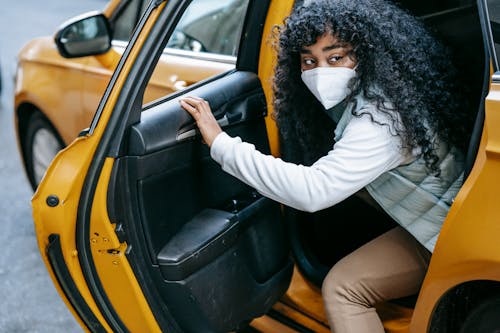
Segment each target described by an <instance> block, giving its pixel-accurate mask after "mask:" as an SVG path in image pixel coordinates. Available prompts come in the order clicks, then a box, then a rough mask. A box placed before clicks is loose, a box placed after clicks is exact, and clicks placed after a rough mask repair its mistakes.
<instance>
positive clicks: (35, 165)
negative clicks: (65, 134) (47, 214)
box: [24, 111, 64, 190]
mask: <svg viewBox="0 0 500 333" xmlns="http://www.w3.org/2000/svg"><path fill="white" fill-rule="evenodd" d="M63 147H64V143H63V141H62V139H61V138H60V136H59V135H58V134H57V132H56V130H55V129H54V127H53V126H52V124H51V123H50V122H49V121H48V120H47V118H45V117H44V116H43V114H42V113H41V112H39V111H36V112H35V113H33V114H32V115H31V117H30V118H29V120H28V125H27V130H26V136H25V138H24V157H25V163H26V171H27V173H28V178H29V181H30V183H31V186H32V187H33V190H35V189H36V188H37V187H38V184H40V181H41V180H42V178H43V176H44V175H45V171H47V168H48V167H49V165H50V163H51V162H52V160H53V159H54V157H55V156H56V154H57V153H58V152H59V150H61V149H62V148H63Z"/></svg>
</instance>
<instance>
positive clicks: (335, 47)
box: [323, 44, 345, 52]
mask: <svg viewBox="0 0 500 333" xmlns="http://www.w3.org/2000/svg"><path fill="white" fill-rule="evenodd" d="M344 47H345V45H344V44H332V45H330V46H325V47H324V48H323V52H326V51H331V50H335V49H342V48H344Z"/></svg>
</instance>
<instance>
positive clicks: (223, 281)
mask: <svg viewBox="0 0 500 333" xmlns="http://www.w3.org/2000/svg"><path fill="white" fill-rule="evenodd" d="M158 263H159V266H160V270H161V273H162V275H163V277H164V279H165V281H164V283H165V288H164V289H163V292H164V293H165V294H164V295H163V296H164V299H165V301H166V302H167V303H171V304H170V306H169V309H170V310H171V311H172V312H173V314H174V317H175V318H176V320H177V321H178V322H179V325H180V326H181V327H182V328H183V330H184V331H186V332H212V331H213V332H227V331H230V330H233V329H236V328H237V326H238V324H239V323H242V322H247V321H250V320H251V319H253V318H256V317H258V316H261V315H263V314H264V313H265V311H267V310H268V309H270V307H271V306H272V305H273V304H274V303H275V302H276V301H277V300H278V299H279V297H280V296H281V295H282V294H283V293H284V292H285V290H286V289H287V287H288V284H289V281H290V277H291V273H292V267H293V266H292V264H291V260H290V258H289V256H288V244H287V242H286V237H285V233H284V231H283V226H282V221H281V212H280V207H279V205H278V204H277V203H275V202H273V201H271V200H269V199H266V198H259V199H256V200H254V201H251V202H249V203H248V204H247V205H245V206H244V207H238V210H232V211H230V212H229V211H224V210H217V209H205V210H203V211H201V212H200V213H199V214H197V215H196V216H195V217H194V218H192V219H191V220H190V221H189V222H187V223H186V224H185V225H184V226H183V227H182V228H181V230H180V231H179V232H178V233H177V234H176V235H174V236H173V237H172V238H171V239H170V240H169V242H168V243H167V244H166V245H165V246H164V247H163V249H162V250H161V251H160V253H159V254H158Z"/></svg>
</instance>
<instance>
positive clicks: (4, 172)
mask: <svg viewBox="0 0 500 333" xmlns="http://www.w3.org/2000/svg"><path fill="white" fill-rule="evenodd" d="M105 4H106V1H105V0H72V1H68V0H46V1H39V0H23V1H11V0H9V1H8V0H0V8H1V9H0V11H1V13H2V14H1V15H0V66H1V73H2V74H1V75H2V85H3V89H2V95H1V96H0V97H1V99H0V332H1V333H3V332H5V333H21V332H50V333H57V332H64V333H70V332H82V329H81V328H80V326H79V325H78V324H77V322H76V320H75V319H74V318H73V316H72V315H71V313H70V312H69V310H68V309H67V308H66V306H65V305H64V303H63V302H62V300H61V299H60V298H59V295H58V293H57V291H56V289H55V288H54V286H53V285H52V282H51V280H50V277H49V275H48V273H47V270H46V269H45V266H44V265H43V263H42V260H41V257H40V254H39V252H38V247H37V244H36V238H35V232H34V228H33V220H32V217H31V206H30V199H31V195H32V191H31V188H30V187H29V185H28V181H27V179H26V177H25V174H24V171H23V168H22V166H21V161H20V158H19V154H18V151H17V144H16V139H15V136H14V129H13V124H14V121H13V77H14V69H15V57H16V54H17V52H18V51H19V49H20V48H21V47H22V46H23V45H24V44H25V43H26V42H27V41H29V40H30V39H32V38H34V37H37V36H42V35H53V34H54V32H55V31H56V30H57V27H58V26H59V25H60V24H61V23H62V22H64V21H65V20H66V19H68V18H71V17H73V16H75V15H78V14H81V13H84V12H87V11H90V10H101V9H102V8H104V6H105Z"/></svg>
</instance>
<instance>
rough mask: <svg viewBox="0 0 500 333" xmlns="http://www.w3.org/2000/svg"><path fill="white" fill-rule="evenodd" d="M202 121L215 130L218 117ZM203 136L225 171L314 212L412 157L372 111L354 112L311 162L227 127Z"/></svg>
mask: <svg viewBox="0 0 500 333" xmlns="http://www.w3.org/2000/svg"><path fill="white" fill-rule="evenodd" d="M207 105H208V104H207ZM193 108H196V107H193ZM208 110H209V109H208ZM206 111H207V110H206V109H202V111H201V112H206ZM188 112H189V110H188ZM201 112H200V113H201ZM190 113H191V112H190ZM197 117H198V119H203V118H205V116H203V115H197ZM195 119H197V118H196V117H195ZM214 122H215V120H214ZM197 123H198V120H197ZM215 124H217V123H216V122H215ZM198 126H200V131H201V132H202V134H203V133H207V132H208V133H212V132H214V133H215V132H216V131H215V130H214V128H215V125H214V124H213V123H212V124H209V125H207V124H206V123H202V122H201V121H200V122H199V123H198ZM202 126H203V127H205V126H206V127H207V128H204V129H202ZM210 126H212V127H213V128H210ZM217 126H218V125H217ZM219 130H220V127H219ZM332 135H333V133H332ZM204 140H205V141H206V142H207V144H209V145H211V156H212V158H213V159H214V160H215V161H217V162H218V163H219V164H221V166H222V168H223V170H224V171H226V172H228V173H229V174H231V175H233V176H235V177H237V178H238V179H240V180H241V181H243V182H245V183H246V184H248V185H250V186H252V187H253V188H255V189H256V190H257V191H259V192H260V193H261V194H263V195H264V196H267V197H269V198H271V199H273V200H276V201H278V202H281V203H283V204H285V205H288V206H291V207H294V208H297V209H299V210H304V211H309V212H314V211H317V210H321V209H324V208H327V207H330V206H332V205H334V204H336V203H338V202H340V201H342V200H344V199H345V198H347V197H348V196H350V195H352V194H354V193H355V192H357V191H358V190H360V189H361V188H363V187H364V186H366V185H367V184H369V183H370V182H372V181H373V180H374V179H376V178H377V177H378V176H379V175H381V174H382V173H384V172H386V171H388V170H390V169H392V168H394V167H396V166H398V165H400V164H402V163H405V162H407V159H408V158H407V157H406V156H404V154H402V151H401V148H400V146H401V142H400V139H399V137H397V136H393V135H392V134H391V133H390V132H389V128H388V126H380V125H377V124H375V123H373V122H372V121H371V120H370V119H369V116H368V115H366V116H362V117H359V118H357V117H354V118H353V119H352V120H351V121H350V122H349V124H348V125H347V127H346V128H345V130H344V133H343V136H342V139H341V140H339V141H338V142H337V143H336V144H335V146H334V149H332V150H331V151H330V152H329V153H328V154H327V155H326V156H324V157H322V158H321V159H319V160H318V161H317V162H316V163H314V164H313V165H312V166H310V167H306V166H303V165H296V164H293V163H287V162H284V161H283V160H281V159H279V158H275V157H273V156H270V155H264V154H262V153H260V152H258V151H257V150H256V149H255V147H254V146H253V145H252V144H249V143H245V142H242V141H241V139H240V138H232V137H230V136H228V135H227V134H226V133H224V132H222V130H220V132H218V134H216V135H215V136H214V137H207V138H205V136H204Z"/></svg>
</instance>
